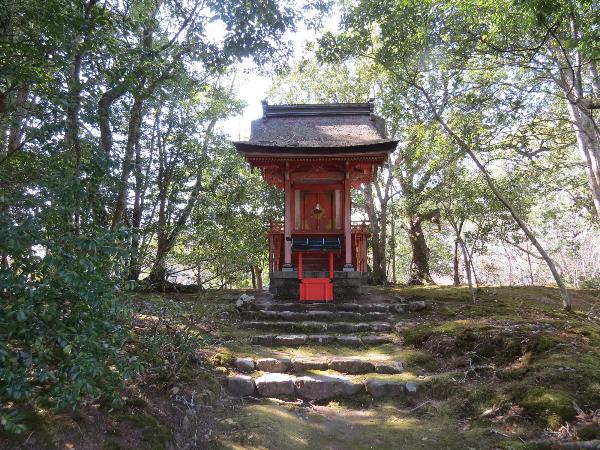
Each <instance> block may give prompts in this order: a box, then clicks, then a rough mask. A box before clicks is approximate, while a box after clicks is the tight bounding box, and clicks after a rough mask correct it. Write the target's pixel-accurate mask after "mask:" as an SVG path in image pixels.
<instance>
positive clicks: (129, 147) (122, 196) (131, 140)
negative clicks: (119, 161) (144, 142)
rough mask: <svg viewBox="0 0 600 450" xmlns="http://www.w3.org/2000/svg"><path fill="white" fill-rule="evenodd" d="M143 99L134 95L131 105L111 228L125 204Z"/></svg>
mask: <svg viewBox="0 0 600 450" xmlns="http://www.w3.org/2000/svg"><path fill="white" fill-rule="evenodd" d="M143 104H144V102H143V99H142V98H141V97H140V96H137V95H136V96H135V98H134V101H133V106H132V107H131V116H130V118H129V130H128V133H127V144H126V145H125V156H124V158H123V166H122V168H121V177H120V184H121V185H120V188H119V192H118V194H117V201H116V204H115V211H114V213H113V219H112V224H111V229H113V230H114V229H115V228H116V227H117V226H118V225H119V224H120V223H121V221H122V220H123V214H124V213H125V206H126V203H127V194H128V192H129V174H130V173H131V161H132V159H133V153H134V149H135V147H136V145H138V142H139V139H140V127H141V125H142V116H143V114H142V109H143Z"/></svg>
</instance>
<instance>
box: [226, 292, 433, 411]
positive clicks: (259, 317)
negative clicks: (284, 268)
mask: <svg viewBox="0 0 600 450" xmlns="http://www.w3.org/2000/svg"><path fill="white" fill-rule="evenodd" d="M365 300H366V301H365V302H363V303H343V302H340V303H327V304H325V303H313V304H305V303H299V302H296V303H280V302H275V301H272V300H270V301H265V302H262V303H257V305H256V307H255V308H254V309H253V310H245V311H242V312H241V317H242V323H241V327H243V328H246V329H256V330H264V331H265V332H268V334H262V333H261V334H256V335H254V336H252V337H251V338H250V344H251V346H252V349H253V351H254V352H255V353H256V354H260V353H264V352H263V351H261V350H263V349H266V348H272V347H276V348H277V357H259V356H248V355H244V356H238V357H236V358H235V359H234V360H233V367H232V371H233V373H232V374H231V375H229V376H227V377H226V379H225V387H226V389H227V391H228V392H229V393H230V394H231V395H233V396H239V397H246V396H253V397H275V398H284V399H290V398H299V399H302V400H306V401H323V400H329V399H333V398H339V397H348V396H353V395H358V394H361V393H362V394H368V395H371V396H372V397H375V398H378V397H388V396H403V395H410V394H414V393H416V391H417V384H416V383H415V382H414V381H412V380H403V379H399V378H398V377H396V378H393V377H394V376H401V375H398V374H402V372H403V370H404V365H403V362H402V361H396V360H389V359H384V358H382V357H377V355H376V352H375V356H373V354H368V355H367V356H362V353H364V352H365V351H366V350H368V349H369V348H373V347H377V346H380V345H388V346H390V345H391V346H398V347H399V342H398V337H397V334H395V333H394V331H396V323H397V322H398V320H399V316H404V315H407V314H410V313H411V312H414V311H421V310H423V309H425V308H426V304H425V302H424V301H413V302H409V301H402V300H392V301H387V302H377V303H373V302H368V301H367V300H368V298H367V299H365ZM314 347H316V350H315V349H314ZM348 347H350V348H351V349H356V350H355V351H353V352H352V355H350V356H347V353H348ZM305 348H306V349H307V350H311V349H312V350H313V352H314V353H316V355H315V356H309V357H307V356H302V357H299V356H290V355H289V354H288V353H290V352H291V350H292V349H305ZM318 348H321V349H323V350H318ZM342 348H345V349H346V350H345V352H343V353H344V356H339V355H336V353H337V352H338V351H340V349H342ZM286 349H287V351H286ZM273 350H275V349H273ZM325 350H326V351H325ZM309 353H310V352H309ZM327 353H329V355H328V356H322V354H327ZM365 375H366V377H365ZM386 377H387V378H386ZM389 377H392V378H389Z"/></svg>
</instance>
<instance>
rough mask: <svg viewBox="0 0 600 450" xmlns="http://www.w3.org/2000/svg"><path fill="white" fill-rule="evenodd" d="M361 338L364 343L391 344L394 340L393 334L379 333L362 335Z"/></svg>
mask: <svg viewBox="0 0 600 450" xmlns="http://www.w3.org/2000/svg"><path fill="white" fill-rule="evenodd" d="M360 340H361V341H362V343H363V345H378V344H389V343H390V342H394V339H393V338H392V337H391V336H386V335H379V334H373V335H369V336H361V338H360Z"/></svg>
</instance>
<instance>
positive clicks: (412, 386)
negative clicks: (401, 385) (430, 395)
mask: <svg viewBox="0 0 600 450" xmlns="http://www.w3.org/2000/svg"><path fill="white" fill-rule="evenodd" d="M405 387H406V392H408V393H409V394H416V393H417V383H415V382H414V381H407V382H406V384H405Z"/></svg>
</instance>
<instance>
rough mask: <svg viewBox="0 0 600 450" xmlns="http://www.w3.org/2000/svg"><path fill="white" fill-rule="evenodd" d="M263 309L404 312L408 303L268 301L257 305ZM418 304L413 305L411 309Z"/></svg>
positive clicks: (408, 305)
mask: <svg viewBox="0 0 600 450" xmlns="http://www.w3.org/2000/svg"><path fill="white" fill-rule="evenodd" d="M258 306H259V308H260V309H262V310H263V311H295V312H303V311H331V312H361V313H368V312H379V313H404V312H406V311H408V310H409V307H410V304H408V303H335V302H328V303H324V302H319V303H305V302H295V303H289V302H288V303H269V304H263V305H258ZM417 306H418V305H416V304H415V305H413V310H416V309H414V308H415V307H417Z"/></svg>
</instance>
